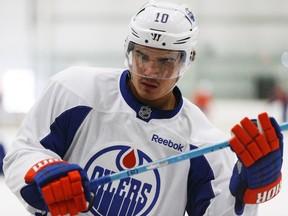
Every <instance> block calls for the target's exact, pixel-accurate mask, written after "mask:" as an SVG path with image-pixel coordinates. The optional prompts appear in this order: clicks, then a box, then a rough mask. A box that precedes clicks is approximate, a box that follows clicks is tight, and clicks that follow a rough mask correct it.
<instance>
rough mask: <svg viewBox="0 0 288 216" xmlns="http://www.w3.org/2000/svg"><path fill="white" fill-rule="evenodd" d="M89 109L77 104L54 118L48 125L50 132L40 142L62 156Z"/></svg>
mask: <svg viewBox="0 0 288 216" xmlns="http://www.w3.org/2000/svg"><path fill="white" fill-rule="evenodd" d="M91 109H92V108H91V107H87V106H77V107H74V108H71V109H69V110H66V111H65V112H63V113H62V114H61V115H59V116H58V117H57V118H56V119H55V121H54V122H53V123H52V125H51V126H50V133H49V134H48V135H47V136H46V137H44V138H43V139H42V140H41V141H40V143H41V144H42V145H43V146H44V147H45V148H46V149H50V150H51V151H53V152H55V153H57V154H58V155H59V156H60V157H61V158H63V156H64V155H65V153H66V151H67V150H68V148H69V146H70V145H71V142H72V140H73V138H74V136H75V134H76V132H77V130H78V128H79V127H80V125H81V124H82V122H83V121H84V119H85V118H86V116H87V115H88V113H89V112H90V111H91Z"/></svg>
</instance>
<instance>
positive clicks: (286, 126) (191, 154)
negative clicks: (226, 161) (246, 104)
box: [89, 122, 288, 188]
mask: <svg viewBox="0 0 288 216" xmlns="http://www.w3.org/2000/svg"><path fill="white" fill-rule="evenodd" d="M280 129H281V131H286V130H288V122H286V123H283V124H281V125H280ZM226 147H229V142H228V141H226V142H222V143H217V144H214V145H211V146H208V147H203V148H198V149H194V150H191V151H188V152H183V153H181V154H178V155H173V156H171V157H168V158H163V159H160V160H157V161H154V162H151V163H148V164H144V165H141V166H138V167H135V168H131V169H127V170H123V171H121V172H118V173H114V174H111V175H109V176H108V175H107V176H102V177H100V178H97V179H92V180H91V181H90V183H89V184H90V187H91V188H96V187H98V186H100V185H103V184H107V183H110V182H113V181H116V180H120V179H124V178H127V177H130V176H133V175H137V174H140V173H143V172H147V171H149V170H153V169H157V168H160V167H163V166H167V165H169V164H173V163H178V162H180V161H183V160H187V159H191V158H195V157H199V156H201V155H204V154H206V153H209V152H214V151H218V150H220V149H223V148H226Z"/></svg>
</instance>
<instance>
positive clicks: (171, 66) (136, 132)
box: [4, 1, 283, 216]
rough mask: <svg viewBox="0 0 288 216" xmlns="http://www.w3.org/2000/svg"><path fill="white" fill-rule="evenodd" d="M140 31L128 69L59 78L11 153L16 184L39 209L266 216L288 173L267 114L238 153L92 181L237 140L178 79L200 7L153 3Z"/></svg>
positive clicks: (239, 129) (135, 26)
mask: <svg viewBox="0 0 288 216" xmlns="http://www.w3.org/2000/svg"><path fill="white" fill-rule="evenodd" d="M129 31H130V32H129V35H128V37H127V40H126V46H125V47H126V49H125V51H126V65H127V69H125V70H123V69H114V68H85V67H73V68H69V69H67V70H64V71H63V72H60V73H58V74H56V75H54V76H53V77H52V78H51V80H50V82H49V84H48V86H47V88H46V89H45V91H44V92H43V94H42V96H41V97H40V98H39V99H38V101H37V102H36V104H35V105H34V107H33V108H32V110H31V111H30V112H29V113H28V114H27V116H26V118H25V119H24V121H23V123H22V125H21V127H20V129H19V132H18V134H17V136H16V138H15V140H14V142H13V144H12V146H11V148H10V149H9V151H8V153H7V155H6V157H5V159H4V174H5V178H6V182H7V185H8V186H9V187H10V188H11V190H12V191H13V193H15V194H16V196H17V197H18V198H19V200H20V201H22V202H23V204H24V205H25V206H26V208H27V210H28V211H29V212H31V213H32V214H35V215H46V214H48V215H50V214H51V215H67V214H70V215H77V214H79V215H102V216H104V215H111V216H112V215H113V216H114V215H121V216H122V215H129V216H131V215H145V216H146V215H159V216H164V215H165V216H166V215H167V216H182V215H184V214H185V212H186V213H187V214H188V215H190V216H197V215H213V216H220V215H226V216H231V215H235V214H239V215H240V214H242V213H243V215H251V216H252V215H253V216H255V215H257V208H258V207H257V206H258V203H262V202H265V201H268V200H270V199H271V198H273V197H275V196H276V195H277V193H278V192H279V185H280V181H281V165H282V151H283V145H282V134H281V132H280V130H279V127H278V124H277V123H276V122H275V120H274V119H273V118H271V117H269V116H268V115H267V113H262V114H260V115H259V117H258V121H257V122H253V121H252V120H249V119H248V118H244V119H243V120H242V121H241V123H240V124H237V125H236V126H235V127H233V129H232V132H233V138H231V139H230V144H231V149H232V150H233V151H234V152H235V153H236V154H235V153H233V151H231V150H230V149H228V148H226V149H223V150H220V151H217V152H213V153H209V154H206V155H203V156H200V157H197V158H194V159H190V160H185V161H182V162H181V163H175V164H173V165H170V166H165V167H162V168H160V169H155V170H153V171H150V172H146V173H145V174H139V175H134V176H133V177H129V178H125V179H122V180H119V181H114V182H112V183H109V184H105V185H102V186H99V187H98V188H90V186H89V180H90V179H96V178H98V177H101V176H104V175H110V174H111V173H115V172H119V171H122V170H125V169H128V168H132V167H136V166H139V165H141V164H145V163H148V162H151V161H155V160H158V159H161V158H165V157H169V156H171V155H176V154H179V153H181V152H185V151H189V150H192V149H196V148H199V147H205V146H209V145H211V144H214V143H218V142H222V141H224V140H227V137H226V136H225V135H224V134H223V133H222V132H220V131H219V130H218V129H216V128H215V127H213V126H212V125H211V123H210V122H209V121H208V119H207V118H206V117H205V116H204V114H203V113H202V112H201V111H200V109H199V108H197V107H196V106H195V105H193V104H192V103H191V102H189V100H188V99H186V98H184V97H182V95H181V92H180V90H179V88H178V87H177V86H176V83H177V81H178V80H179V79H180V78H181V77H182V76H183V74H184V72H185V71H186V70H187V69H188V67H189V64H190V63H191V60H192V59H194V55H195V51H194V50H195V44H196V41H197V34H198V31H199V30H198V27H197V26H196V22H195V17H194V15H193V13H192V12H191V10H190V9H189V7H187V6H186V5H176V4H172V3H167V2H154V1H150V2H148V3H147V4H146V5H145V6H143V8H141V9H140V10H139V12H137V14H136V15H135V16H134V17H133V18H132V19H131V23H130V30H129ZM223 118H225V116H224V117H223ZM258 128H259V129H258ZM235 155H237V157H238V159H239V160H238V162H237V163H236V165H235V168H234V171H233V167H234V164H235V161H236V160H235V159H236V157H235ZM234 157H235V158H234Z"/></svg>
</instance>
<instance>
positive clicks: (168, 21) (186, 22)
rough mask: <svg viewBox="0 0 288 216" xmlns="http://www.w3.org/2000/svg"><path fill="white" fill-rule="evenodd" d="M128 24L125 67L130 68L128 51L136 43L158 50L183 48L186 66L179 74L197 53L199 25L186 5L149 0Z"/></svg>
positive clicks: (180, 72) (182, 71) (181, 49)
mask: <svg viewBox="0 0 288 216" xmlns="http://www.w3.org/2000/svg"><path fill="white" fill-rule="evenodd" d="M129 27H130V29H129V34H128V37H127V39H126V45H125V49H126V50H125V51H126V61H125V63H126V66H128V67H129V66H130V67H131V64H132V63H131V57H129V52H131V49H132V48H133V44H138V45H142V46H145V47H151V48H157V49H164V50H171V51H182V52H184V54H185V55H183V58H184V59H183V60H182V61H183V67H182V69H181V71H179V73H178V74H177V77H178V76H181V75H182V74H183V73H184V72H185V71H186V70H187V69H188V66H189V64H190V62H191V60H192V59H193V57H194V56H193V55H194V54H195V52H194V49H195V45H196V43H197V36H198V32H199V28H198V27H197V25H196V22H195V17H194V15H193V13H192V11H191V10H190V8H189V7H188V6H187V5H185V4H182V5H178V4H175V3H170V2H156V1H154V0H150V1H149V2H148V3H147V4H145V5H144V6H143V7H142V8H141V9H140V10H139V12H138V13H137V14H136V15H135V16H133V17H132V19H131V21H130V26H129ZM131 45H132V46H131ZM171 78H174V77H171Z"/></svg>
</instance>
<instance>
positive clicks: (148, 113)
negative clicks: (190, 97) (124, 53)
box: [120, 70, 183, 122]
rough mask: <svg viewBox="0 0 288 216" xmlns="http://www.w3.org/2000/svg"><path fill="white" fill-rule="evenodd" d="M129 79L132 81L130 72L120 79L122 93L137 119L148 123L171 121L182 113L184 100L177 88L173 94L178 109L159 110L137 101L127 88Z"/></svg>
mask: <svg viewBox="0 0 288 216" xmlns="http://www.w3.org/2000/svg"><path fill="white" fill-rule="evenodd" d="M128 79H130V78H129V74H128V70H125V71H124V72H123V73H122V74H121V78H120V91H121V94H122V96H123V98H124V100H125V101H126V103H127V104H128V105H129V106H130V107H131V108H132V109H133V110H134V111H135V113H136V117H137V118H139V119H141V120H143V121H146V122H149V121H150V120H151V119H169V118H172V117H174V116H175V115H176V114H177V113H178V112H179V111H180V109H181V107H182V105H183V98H182V94H181V91H180V89H179V88H178V87H177V86H175V87H174V89H173V93H174V94H175V96H176V100H177V101H178V105H177V107H176V108H175V109H173V110H159V109H155V108H152V107H150V106H147V105H145V104H142V103H140V102H139V101H138V100H136V98H135V97H134V96H133V94H132V92H131V91H130V89H129V88H128V86H127V83H128V82H127V81H128Z"/></svg>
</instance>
